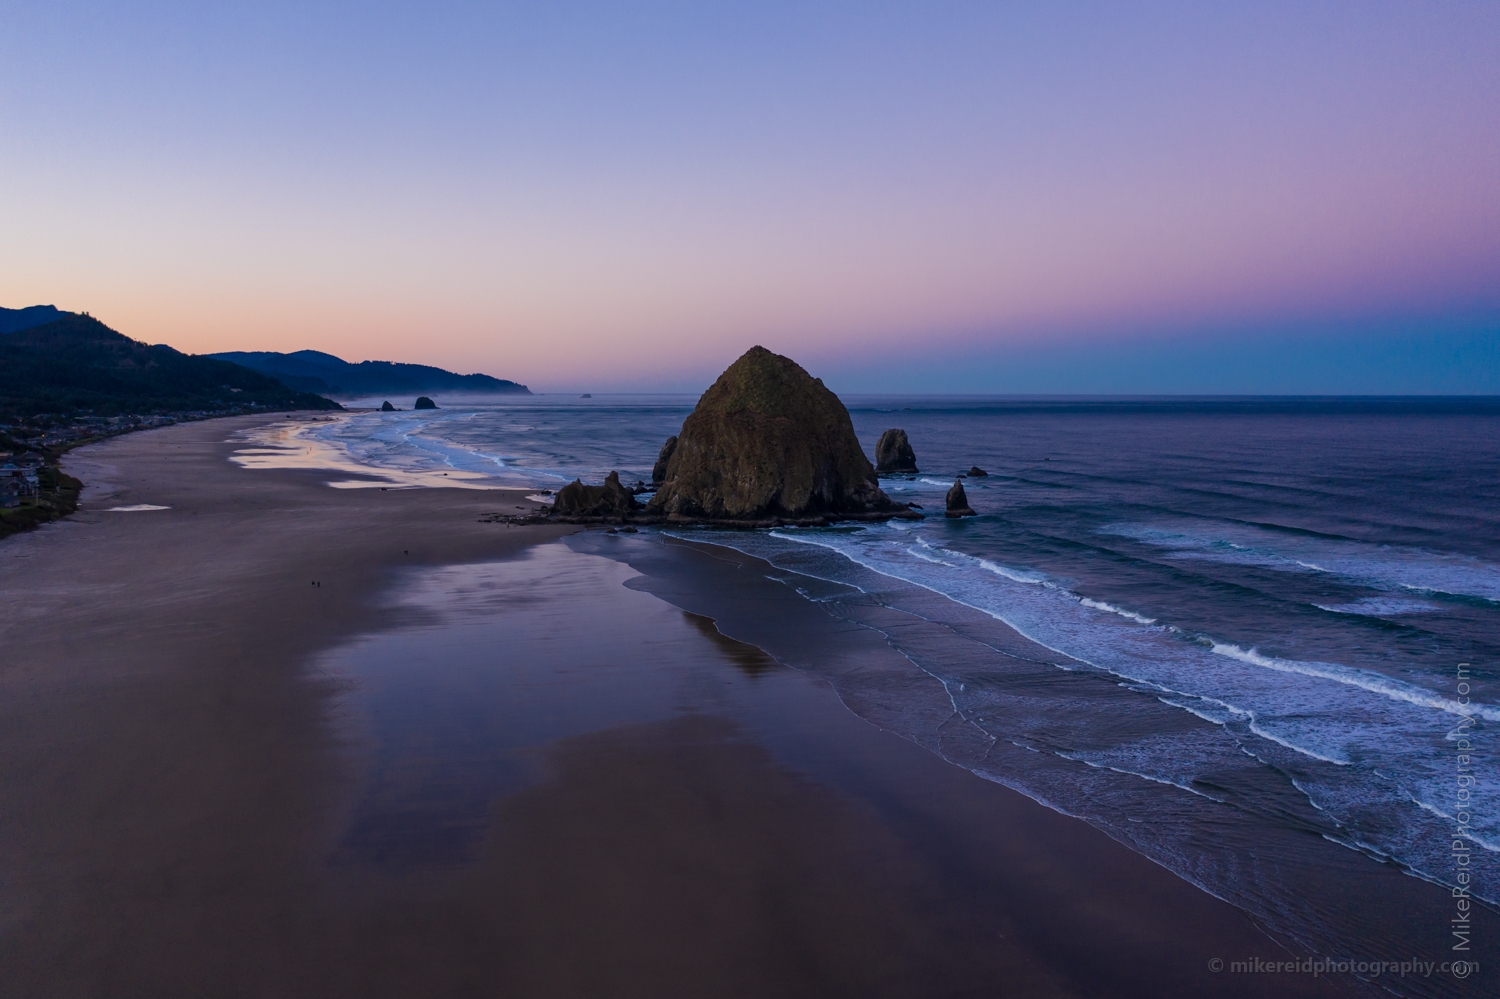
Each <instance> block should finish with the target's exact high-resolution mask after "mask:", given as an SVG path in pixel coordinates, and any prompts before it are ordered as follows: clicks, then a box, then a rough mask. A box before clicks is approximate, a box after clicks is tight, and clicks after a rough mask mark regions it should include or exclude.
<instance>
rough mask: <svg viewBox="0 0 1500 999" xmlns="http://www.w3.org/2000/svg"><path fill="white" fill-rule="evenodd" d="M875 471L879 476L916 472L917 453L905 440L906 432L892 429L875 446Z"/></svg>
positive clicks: (909, 442)
mask: <svg viewBox="0 0 1500 999" xmlns="http://www.w3.org/2000/svg"><path fill="white" fill-rule="evenodd" d="M875 471H877V472H879V473H880V474H881V475H888V474H892V473H901V472H912V473H914V472H916V471H917V453H916V452H915V451H913V450H912V449H911V441H909V440H907V439H906V431H905V430H898V429H895V428H892V429H890V430H887V431H886V432H885V433H883V434H881V435H880V440H879V442H878V443H876V445H875Z"/></svg>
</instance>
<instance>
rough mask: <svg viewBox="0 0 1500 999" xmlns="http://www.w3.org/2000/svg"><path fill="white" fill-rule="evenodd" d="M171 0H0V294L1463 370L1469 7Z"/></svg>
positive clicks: (280, 342)
mask: <svg viewBox="0 0 1500 999" xmlns="http://www.w3.org/2000/svg"><path fill="white" fill-rule="evenodd" d="M206 6H207V5H202V4H183V5H168V4H139V5H122V4H108V5H94V6H90V5H76V4H67V3H50V4H26V5H21V4H11V3H4V2H0V25H3V26H4V27H3V30H0V219H3V226H4V235H5V237H6V238H4V239H3V240H0V305H4V306H8V307H13V308H14V307H19V306H25V305H33V304H38V303H52V304H56V305H58V306H59V307H61V308H67V309H78V310H88V311H90V312H92V313H93V314H94V315H96V316H98V317H100V318H102V319H104V320H105V321H106V322H108V323H110V324H111V325H112V326H114V327H115V328H117V329H119V330H121V331H122V332H125V333H128V334H130V335H131V336H135V337H137V338H139V339H143V340H147V341H151V342H166V343H170V344H172V345H173V346H176V347H179V348H180V349H184V350H190V351H211V350H230V349H276V350H296V349H300V348H304V347H311V348H316V349H320V350H326V351H329V352H331V353H335V354H339V355H340V356H344V357H347V358H349V359H351V360H360V359H363V358H387V359H398V360H410V361H421V362H426V363H433V364H440V365H443V366H445V367H451V368H457V369H461V370H465V371H469V370H482V371H487V372H489V373H491V374H495V375H498V376H501V377H508V378H515V379H517V380H520V381H525V382H527V383H529V384H531V385H533V387H539V388H544V389H545V388H556V389H574V388H587V389H591V390H609V389H627V390H629V389H659V388H667V389H675V388H681V389H690V390H696V389H701V388H702V387H703V386H704V385H705V384H706V381H707V380H708V379H711V378H712V377H713V375H714V374H715V373H716V372H717V371H718V370H719V369H720V368H722V367H723V366H724V365H725V364H726V363H728V361H730V360H732V359H733V358H734V357H736V356H738V354H739V353H741V352H742V351H743V350H744V349H745V348H747V347H749V346H750V345H751V344H754V343H763V344H765V345H766V346H768V347H771V348H772V349H774V350H778V351H781V352H783V353H787V354H790V355H791V356H793V357H796V358H798V359H799V360H802V361H803V363H804V364H806V365H807V366H808V367H809V368H812V369H813V370H814V371H815V373H818V374H822V375H824V377H825V378H826V379H827V380H828V382H829V383H830V384H831V385H833V386H834V387H835V388H838V389H840V390H844V391H858V390H879V391H899V390H902V389H911V390H914V391H964V392H985V391H994V392H1025V391H1039V392H1069V391H1078V392H1174V391H1180V392H1204V391H1213V392H1432V391H1437V392H1500V59H1497V58H1496V56H1495V53H1496V52H1500V4H1495V3H1493V2H1491V3H1485V4H1479V3H1473V4H1469V3H1432V4H1421V3H1402V4H1380V3H1371V2H1360V3H1321V4H1318V3H1307V2H1300V3H1293V4H1274V3H1264V2H1261V3H1253V4H1244V5H1240V6H1235V5H1230V4H1202V3H1184V4H1133V5H1120V4H1110V5H1104V4H1099V5H1086V4H1077V5H1075V4H1054V3H1049V4H1041V3H1036V4H1024V5H1021V4H1015V5H1005V4H998V3H985V4H952V5H944V4H911V5H901V6H897V5H880V4H871V3H857V4H845V5H831V4H827V5H815V4H806V3H798V4H785V5H772V4H757V5H753V6H752V5H740V9H739V10H732V9H730V6H729V5H724V4H712V5H710V4H677V5H672V4H650V5H648V4H599V5H594V6H589V5H582V4H568V5H543V4H527V5H513V6H507V7H500V8H497V7H495V6H494V5H482V6H481V5H472V6H469V5H459V4H455V5H441V6H434V5H432V4H423V5H416V4H411V5H383V6H382V5H370V4H349V5H342V6H341V5H334V4H319V5H305V4H287V5H277V4H272V3H260V4H255V5H239V7H240V9H235V8H231V7H224V8H222V9H216V10H205V9H203V8H204V7H206ZM309 6H315V7H316V9H315V10H309V9H307V8H308V7H309Z"/></svg>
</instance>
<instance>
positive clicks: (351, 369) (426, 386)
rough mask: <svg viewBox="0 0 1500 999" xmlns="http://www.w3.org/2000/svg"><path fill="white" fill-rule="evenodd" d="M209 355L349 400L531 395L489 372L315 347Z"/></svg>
mask: <svg viewBox="0 0 1500 999" xmlns="http://www.w3.org/2000/svg"><path fill="white" fill-rule="evenodd" d="M208 356H209V357H214V358H217V359H219V360H221V361H229V362H230V363H232V364H238V365H240V366H241V367H245V368H249V369H251V370H252V371H259V372H260V373H261V374H264V375H270V376H271V377H272V378H275V379H276V380H277V381H279V382H281V383H282V384H283V385H286V386H288V387H289V388H295V389H301V390H302V391H304V392H316V393H318V394H319V395H329V396H341V397H343V398H345V399H349V398H354V397H356V396H369V395H381V396H384V395H422V394H425V393H428V392H449V393H452V392H468V393H485V394H496V393H506V394H511V395H530V394H531V390H530V389H528V388H527V387H526V386H525V385H521V384H519V383H517V382H512V381H507V380H505V379H504V378H492V377H491V376H489V375H480V374H474V375H460V374H456V373H454V372H452V371H445V370H443V369H442V368H434V367H431V366H429V365H426V364H400V363H397V362H394V361H360V362H359V363H358V364H354V363H351V362H349V361H346V360H344V359H343V358H340V357H334V356H333V355H332V354H325V353H323V352H321V351H317V350H299V351H295V352H294V353H291V354H279V353H276V352H275V351H270V350H231V351H225V352H223V353H219V354H210V355H208Z"/></svg>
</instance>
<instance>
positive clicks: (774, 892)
mask: <svg viewBox="0 0 1500 999" xmlns="http://www.w3.org/2000/svg"><path fill="white" fill-rule="evenodd" d="M279 419H281V417H275V418H270V417H244V418H234V419H228V420H217V421H208V422H203V423H194V424H185V425H179V426H174V427H169V428H165V429H160V430H153V431H149V432H143V433H138V434H132V435H128V436H125V437H121V438H116V439H113V440H110V441H107V442H105V443H102V444H98V445H94V446H90V447H87V448H83V449H80V450H79V451H77V452H74V453H73V454H72V455H71V456H70V457H69V459H68V461H67V463H66V467H67V470H68V471H69V472H70V473H71V474H73V475H76V476H78V477H80V478H81V479H83V480H84V481H85V482H86V483H87V489H86V491H85V493H84V499H83V504H82V507H81V508H80V511H79V513H78V514H77V515H76V516H74V517H73V518H71V519H69V520H67V521H65V522H61V523H58V524H54V525H50V526H48V527H46V528H45V529H43V530H41V531H38V532H34V533H32V534H28V535H24V536H18V537H15V538H12V539H9V540H7V541H5V542H4V543H0V590H3V599H0V647H3V648H4V649H5V655H4V657H3V663H4V665H3V668H0V801H3V802H4V808H3V810H0V885H3V886H4V889H3V891H0V994H3V995H5V996H56V997H71V996H79V997H82V996H105V995H108V996H153V997H160V996H327V995H361V996H410V995H434V996H460V995H465V996H466V995H475V994H490V995H506V996H512V995H513V996H600V995H621V996H661V995H684V996H686V995H693V996H710V995H712V996H768V995H778V996H789V995H806V996H828V995H849V996H870V995H892V996H896V995H900V996H960V995H962V996H991V995H993V996H1005V995H1016V996H1038V995H1056V996H1084V995H1110V996H1137V995H1138V996H1159V995H1245V996H1252V995H1268V994H1272V993H1275V994H1278V995H1287V994H1290V995H1301V994H1310V995H1311V994H1317V995H1323V994H1332V995H1342V994H1348V993H1347V992H1346V991H1345V986H1344V985H1343V984H1342V983H1340V982H1337V981H1330V980H1329V979H1328V978H1314V977H1313V976H1311V975H1302V974H1296V975H1231V974H1228V973H1225V972H1219V973H1216V972H1215V971H1213V970H1211V965H1210V962H1211V961H1212V960H1213V959H1216V958H1217V959H1220V960H1225V961H1229V960H1236V961H1238V960H1245V959H1247V958H1254V957H1261V958H1264V959H1267V960H1285V959H1287V958H1288V957H1289V956H1290V955H1288V954H1287V953H1286V952H1284V951H1283V950H1281V949H1280V948H1279V947H1278V946H1276V945H1275V944H1274V943H1272V942H1271V941H1270V940H1269V939H1268V938H1267V937H1266V936H1265V935H1263V934H1262V933H1261V932H1260V931H1259V930H1257V929H1256V927H1255V926H1254V925H1252V923H1251V922H1250V920H1249V919H1248V918H1246V917H1245V916H1244V915H1243V914H1242V913H1241V912H1239V911H1238V910H1237V909H1235V908H1233V907H1232V906H1230V905H1228V904H1226V903H1223V902H1220V901H1219V900H1217V899H1215V898H1213V897H1211V896H1209V895H1208V894H1206V893H1204V892H1202V891H1200V890H1198V889H1197V888H1195V887H1193V886H1192V885H1190V884H1188V883H1187V882H1185V881H1182V880H1181V879H1179V878H1177V877H1176V876H1174V875H1172V874H1171V873H1169V872H1167V871H1166V870H1164V869H1162V868H1160V867H1158V866H1156V865H1154V864H1152V863H1150V862H1149V861H1147V860H1145V859H1143V858H1142V857H1140V856H1138V855H1136V854H1134V853H1132V852H1130V851H1129V850H1126V849H1125V848H1124V847H1122V846H1120V845H1119V844H1117V843H1115V842H1114V841H1112V840H1110V839H1109V838H1107V837H1106V836H1104V835H1103V834H1102V833H1100V832H1098V831H1097V830H1095V829H1093V828H1092V827H1090V826H1088V825H1086V824H1084V823H1082V822H1079V821H1076V820H1073V819H1069V818H1066V817H1064V816H1061V815H1058V814H1057V813H1055V812H1052V811H1049V810H1047V809H1045V808H1043V807H1042V806H1040V805H1038V804H1036V803H1034V802H1032V801H1030V800H1029V799H1027V798H1024V797H1022V796H1021V795H1019V794H1016V793H1014V792H1011V791H1009V790H1007V789H1006V788H1004V787H1001V786H999V785H996V784H993V783H990V782H987V781H984V780H982V779H980V778H978V777H976V776H974V775H973V774H971V773H969V772H968V771H966V770H963V769H961V768H959V767H956V766H953V765H951V764H949V763H946V762H944V761H943V760H941V759H940V758H938V757H937V756H935V755H933V754H932V753H930V752H928V751H927V750H926V749H924V748H922V747H920V746H917V745H914V744H912V743H910V742H907V741H904V740H902V739H899V738H896V737H895V736H893V735H890V734H888V733H886V732H883V731H881V730H880V729H879V728H877V727H875V726H874V725H871V724H869V723H868V722H866V721H863V720H861V719H860V718H859V717H857V716H856V715H854V714H853V713H851V712H850V711H849V710H848V708H846V707H845V706H844V705H843V704H842V703H841V702H840V700H839V698H838V696H837V695H836V694H835V693H834V691H833V689H832V688H831V687H830V686H829V685H828V684H827V683H826V682H824V681H822V680H819V679H816V678H814V677H812V676H810V675H808V674H806V673H804V672H800V671H798V670H794V669H790V668H787V667H785V666H783V665H781V664H780V663H779V662H778V661H777V660H776V659H773V658H772V657H771V656H769V655H767V654H766V653H765V652H763V651H761V650H760V649H758V648H757V647H755V646H753V645H746V644H742V643H740V642H737V641H734V640H732V639H730V638H726V637H725V636H724V635H723V634H722V633H721V632H720V630H719V629H718V628H716V627H715V625H714V623H713V621H712V619H711V617H709V616H704V615H702V614H691V613H687V612H686V611H685V610H684V609H682V608H681V607H679V606H678V605H677V604H676V603H674V602H673V593H674V592H679V591H680V592H691V593H694V594H697V595H698V596H699V597H700V598H701V597H702V595H703V594H706V593H711V594H715V595H717V596H716V599H719V600H720V601H721V602H733V603H735V604H736V606H737V607H738V613H740V614H742V615H743V614H752V615H758V616H759V617H760V618H761V619H762V620H778V621H781V622H782V624H781V627H780V635H781V637H780V641H781V642H783V643H787V644H791V645H795V646H797V647H799V648H801V649H802V650H803V651H804V653H805V654H806V655H816V656H819V657H822V658H823V659H825V660H828V661H836V662H847V663H848V665H849V668H850V669H862V670H878V669H881V668H883V665H882V664H883V663H886V662H887V661H888V658H889V657H894V656H897V655H899V654H898V653H897V652H895V651H894V650H892V649H891V648H890V647H889V646H888V645H886V644H885V643H884V642H883V641H880V640H879V639H878V637H877V636H875V635H874V634H873V633H872V632H870V631H868V630H861V629H857V628H853V627H848V626H844V627H840V626H836V625H835V623H834V622H833V621H832V620H831V619H823V618H822V617H820V616H819V613H818V612H817V611H816V610H815V609H813V608H811V606H810V605H808V604H807V603H806V602H805V601H801V600H800V599H798V598H796V597H795V596H794V595H792V594H789V593H788V594H783V595H780V597H778V594H777V593H776V592H775V587H774V586H769V587H768V586H758V587H741V588H740V589H738V590H736V589H735V588H736V586H738V585H739V584H738V583H737V579H739V578H741V577H742V576H743V575H744V569H743V565H742V563H741V564H731V563H729V562H724V561H718V560H715V559H714V558H713V557H712V555H711V554H709V553H705V552H704V551H703V550H701V549H694V548H692V547H690V546H682V545H669V544H664V543H663V542H662V541H661V539H659V538H656V537H654V536H651V535H640V536H634V537H621V536H605V535H603V534H602V533H601V532H598V531H592V532H580V531H579V530H578V529H577V528H563V527H537V526H532V527H511V526H507V525H505V524H503V523H494V522H483V521H484V519H485V518H486V515H489V514H493V513H499V512H514V511H516V509H517V508H518V507H520V508H524V507H528V506H529V505H530V504H529V501H527V500H526V499H525V498H524V494H522V493H519V492H509V491H503V490H479V489H456V488H427V489H389V490H381V489H378V488H367V489H333V488H329V487H328V486H327V485H325V482H326V480H327V479H328V475H327V474H325V473H320V472H318V471H317V470H313V469H303V470H278V469H264V468H244V467H241V466H239V465H236V464H234V463H232V462H231V461H229V460H228V457H229V455H230V454H231V453H232V452H233V451H234V450H235V449H236V448H240V447H243V446H244V445H243V444H242V443H236V442H234V441H232V440H230V438H231V437H232V436H233V435H234V434H236V433H239V432H242V431H244V430H246V429H248V428H251V427H254V426H257V425H259V424H263V423H266V422H268V421H272V420H279ZM143 505H144V506H153V507H165V508H166V509H155V510H138V511H135V512H115V511H112V510H111V508H114V507H133V506H143ZM609 545H615V546H621V547H619V549H618V550H605V548H604V547H603V546H609ZM630 546H634V547H633V548H631V547H630ZM632 566H634V567H632ZM643 573H646V574H643ZM737 574H739V575H737ZM762 582H763V581H762ZM726 593H728V594H730V596H729V597H726V596H724V594H726ZM735 593H738V594H740V596H739V597H734V596H733V595H734V594H735ZM679 603H682V604H687V603H689V601H686V600H682V601H679ZM689 609H691V608H689ZM914 696H927V695H926V694H923V693H922V692H919V691H914Z"/></svg>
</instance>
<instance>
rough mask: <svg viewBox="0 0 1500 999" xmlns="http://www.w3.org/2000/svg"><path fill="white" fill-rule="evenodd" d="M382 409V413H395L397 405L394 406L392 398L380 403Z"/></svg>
mask: <svg viewBox="0 0 1500 999" xmlns="http://www.w3.org/2000/svg"><path fill="white" fill-rule="evenodd" d="M380 411H381V412H382V413H394V412H395V411H396V407H395V406H392V405H391V400H389V399H387V400H386V401H385V402H382V403H381V404H380Z"/></svg>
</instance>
